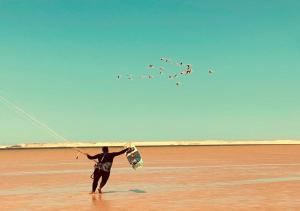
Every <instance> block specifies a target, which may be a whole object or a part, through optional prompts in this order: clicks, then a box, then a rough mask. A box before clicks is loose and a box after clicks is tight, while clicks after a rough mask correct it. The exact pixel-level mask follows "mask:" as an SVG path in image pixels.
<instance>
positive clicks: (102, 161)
mask: <svg viewBox="0 0 300 211" xmlns="http://www.w3.org/2000/svg"><path fill="white" fill-rule="evenodd" d="M127 150H128V148H127V149H124V150H122V151H120V152H112V153H109V152H108V147H102V152H103V153H100V154H97V155H94V156H91V155H89V154H87V153H85V154H86V156H87V157H88V159H90V160H94V159H98V163H97V164H96V165H95V170H94V173H93V175H94V178H93V179H94V181H93V187H92V192H91V194H94V193H95V191H96V188H97V186H98V181H99V179H100V177H102V179H101V183H100V187H99V189H98V190H99V193H102V188H103V187H104V185H105V184H106V182H107V180H108V178H109V175H110V169H111V167H112V163H113V160H114V158H115V156H118V155H121V154H123V153H125V152H126V151H127Z"/></svg>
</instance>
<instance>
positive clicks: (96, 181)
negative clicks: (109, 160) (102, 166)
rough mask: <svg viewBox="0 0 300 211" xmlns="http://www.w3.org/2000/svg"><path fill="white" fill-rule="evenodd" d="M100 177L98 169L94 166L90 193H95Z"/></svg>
mask: <svg viewBox="0 0 300 211" xmlns="http://www.w3.org/2000/svg"><path fill="white" fill-rule="evenodd" d="M100 177H101V173H100V170H99V169H97V168H96V169H95V171H94V181H93V187H92V193H95V191H96V188H97V186H98V181H99V179H100Z"/></svg>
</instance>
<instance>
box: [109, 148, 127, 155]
mask: <svg viewBox="0 0 300 211" xmlns="http://www.w3.org/2000/svg"><path fill="white" fill-rule="evenodd" d="M127 150H128V148H126V149H123V150H121V151H120V152H113V153H112V154H113V156H119V155H122V154H123V153H125V152H126V151H127Z"/></svg>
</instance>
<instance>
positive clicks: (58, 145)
mask: <svg viewBox="0 0 300 211" xmlns="http://www.w3.org/2000/svg"><path fill="white" fill-rule="evenodd" d="M128 143H132V144H134V145H135V146H140V147H164V146H165V147H170V146H244V145H299V144H300V140H267V141H264V140H262V141H251V140H249V141H224V140H202V141H132V142H95V143H92V142H60V143H28V144H15V145H10V146H0V150H9V149H60V148H96V147H102V146H109V147H123V146H125V145H126V144H128Z"/></svg>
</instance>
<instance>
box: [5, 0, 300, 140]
mask: <svg viewBox="0 0 300 211" xmlns="http://www.w3.org/2000/svg"><path fill="white" fill-rule="evenodd" d="M299 9H300V2H299V1H291V0H290V1H275V0H274V1H251V2H250V1H189V0H185V1H176V0H173V1H169V0H165V1H0V20H1V21H0V59H1V60H0V73H1V77H0V84H1V86H0V93H1V96H3V97H5V98H8V99H9V100H11V101H13V102H14V103H16V104H17V105H18V106H20V107H21V108H23V109H24V110H25V111H27V112H28V113H30V114H32V115H33V116H35V117H36V118H37V119H39V120H40V121H42V122H44V123H45V124H47V125H48V126H50V127H51V128H52V129H53V130H55V131H57V132H58V133H59V134H62V135H63V136H65V137H66V138H67V139H70V140H74V141H82V140H88V141H91V140H92V141H96V140H97V141H101V140H196V139H197V140H199V139H236V140H238V139H259V140H261V139H299V138H300V130H299V126H300V123H299V122H300V121H299V120H300V119H299V116H300V109H299V104H300V95H299V90H300V83H299V82H300V71H299V70H300V28H299V25H300V14H299ZM161 56H168V57H170V58H173V59H175V60H178V61H184V62H186V63H191V64H193V70H194V71H193V74H192V75H191V76H190V77H189V78H186V80H184V81H183V85H182V86H181V87H176V86H175V85H174V83H173V82H171V81H169V80H133V81H127V80H119V81H118V80H116V75H117V74H123V75H124V74H126V73H132V74H135V75H139V74H142V73H144V72H145V71H146V66H147V65H148V64H150V63H155V64H159V58H160V57H161ZM209 68H213V69H214V70H215V74H214V75H213V76H209V75H208V74H207V70H208V69H209ZM0 131H1V132H0V144H12V143H24V142H44V141H45V142H55V141H58V140H57V139H55V137H53V136H51V135H50V134H49V133H48V132H47V131H46V130H45V129H43V128H40V127H37V126H36V125H34V124H33V123H32V122H31V121H29V120H28V119H27V118H25V117H24V116H22V115H20V114H17V113H16V111H14V110H13V109H12V108H11V107H7V106H5V105H4V104H3V103H0Z"/></svg>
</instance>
